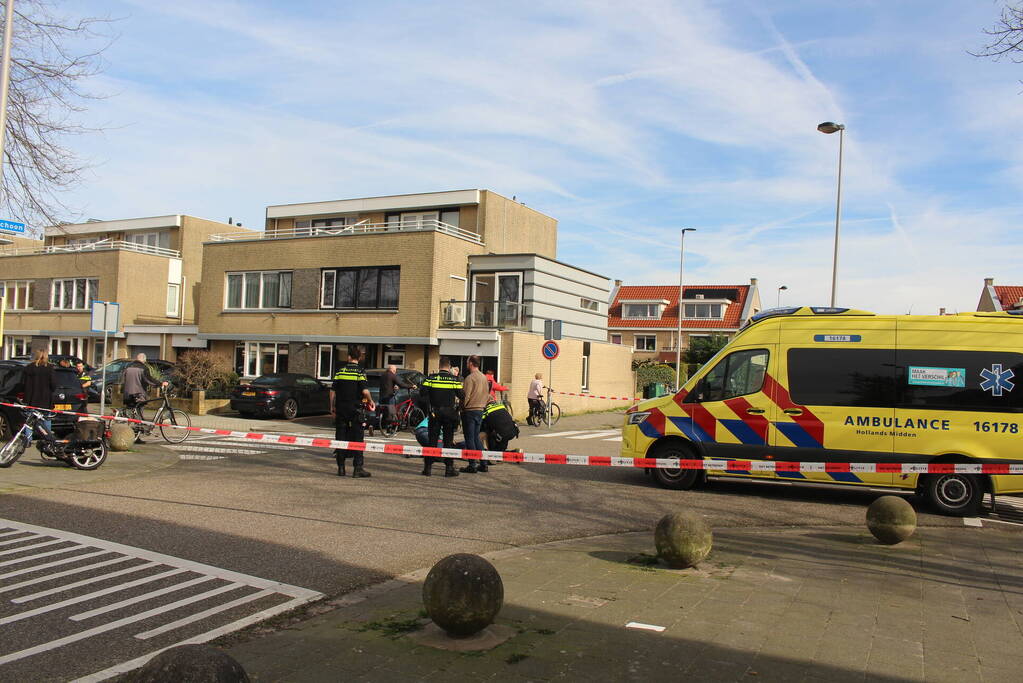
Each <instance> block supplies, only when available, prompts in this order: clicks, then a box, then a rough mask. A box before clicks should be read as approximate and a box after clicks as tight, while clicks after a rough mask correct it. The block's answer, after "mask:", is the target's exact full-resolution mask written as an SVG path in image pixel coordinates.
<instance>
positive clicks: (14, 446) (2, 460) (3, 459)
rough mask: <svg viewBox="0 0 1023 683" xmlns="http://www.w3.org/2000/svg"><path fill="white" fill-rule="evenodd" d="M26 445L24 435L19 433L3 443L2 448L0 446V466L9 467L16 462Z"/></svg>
mask: <svg viewBox="0 0 1023 683" xmlns="http://www.w3.org/2000/svg"><path fill="white" fill-rule="evenodd" d="M27 445H28V444H27V442H26V441H25V437H24V436H22V435H21V434H18V435H16V436H15V437H14V438H13V439H11V440H10V441H8V442H7V443H5V444H4V446H3V448H0V467H10V466H11V465H13V464H14V463H16V462H17V461H18V458H20V457H21V454H22V453H24V452H25V446H27Z"/></svg>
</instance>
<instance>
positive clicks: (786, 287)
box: [775, 285, 789, 308]
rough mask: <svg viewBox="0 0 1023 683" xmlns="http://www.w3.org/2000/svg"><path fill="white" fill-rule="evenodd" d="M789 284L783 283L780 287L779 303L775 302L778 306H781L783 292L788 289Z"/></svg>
mask: <svg viewBox="0 0 1023 683" xmlns="http://www.w3.org/2000/svg"><path fill="white" fill-rule="evenodd" d="M788 288H789V287H788V285H782V286H781V287H779V288H778V303H777V304H775V305H776V306H777V307H778V308H781V293H782V292H784V291H785V290H786V289H788Z"/></svg>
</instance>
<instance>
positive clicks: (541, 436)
mask: <svg viewBox="0 0 1023 683" xmlns="http://www.w3.org/2000/svg"><path fill="white" fill-rule="evenodd" d="M589 431H590V430H588V429H580V430H578V431H574V432H549V433H547V434H527V436H531V437H533V438H534V439H550V438H552V437H555V436H569V435H571V434H586V433H587V432H589Z"/></svg>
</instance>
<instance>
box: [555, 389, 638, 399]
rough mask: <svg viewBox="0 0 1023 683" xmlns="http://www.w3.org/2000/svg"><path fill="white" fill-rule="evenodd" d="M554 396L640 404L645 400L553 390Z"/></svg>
mask: <svg viewBox="0 0 1023 683" xmlns="http://www.w3.org/2000/svg"><path fill="white" fill-rule="evenodd" d="M551 393H552V394H561V395H562V396H581V397H582V398H604V399H607V400H609V401H633V402H638V401H642V400H643V399H642V398H640V397H639V396H632V397H630V396H597V395H596V394H573V393H572V392H571V391H555V390H554V389H551Z"/></svg>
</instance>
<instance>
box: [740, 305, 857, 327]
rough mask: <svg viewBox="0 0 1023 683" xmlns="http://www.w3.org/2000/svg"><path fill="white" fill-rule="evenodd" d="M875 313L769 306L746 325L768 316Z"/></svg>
mask: <svg viewBox="0 0 1023 683" xmlns="http://www.w3.org/2000/svg"><path fill="white" fill-rule="evenodd" d="M842 314H848V315H874V314H873V313H870V312H869V311H857V310H853V309H851V308H839V307H835V306H786V307H782V308H768V309H766V310H763V311H760V312H759V313H757V314H756V315H754V316H752V317H750V319H749V322H747V323H746V326H749V325H752V324H754V323H758V322H760V321H761V320H766V319H767V318H778V317H780V316H787V315H842Z"/></svg>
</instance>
